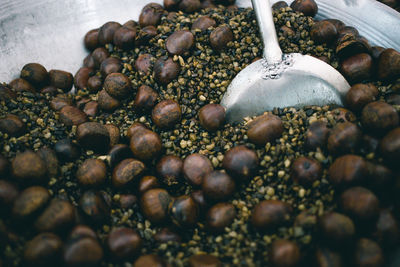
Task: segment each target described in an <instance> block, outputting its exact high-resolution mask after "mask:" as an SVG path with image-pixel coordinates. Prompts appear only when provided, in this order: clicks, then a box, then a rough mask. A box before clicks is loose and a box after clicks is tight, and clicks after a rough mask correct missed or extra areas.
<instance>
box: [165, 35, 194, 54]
mask: <svg viewBox="0 0 400 267" xmlns="http://www.w3.org/2000/svg"><path fill="white" fill-rule="evenodd" d="M193 45H194V36H193V34H192V33H191V32H190V31H188V30H181V31H176V32H174V33H173V34H171V35H170V36H169V37H168V38H167V40H166V42H165V47H166V48H167V51H168V52H169V53H170V54H172V55H182V54H183V53H185V52H187V51H189V50H190V49H191V48H192V47H193Z"/></svg>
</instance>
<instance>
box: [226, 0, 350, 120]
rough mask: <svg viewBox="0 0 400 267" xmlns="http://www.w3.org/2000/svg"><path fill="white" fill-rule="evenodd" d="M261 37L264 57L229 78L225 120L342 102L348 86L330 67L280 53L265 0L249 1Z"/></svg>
mask: <svg viewBox="0 0 400 267" xmlns="http://www.w3.org/2000/svg"><path fill="white" fill-rule="evenodd" d="M252 3H253V8H254V10H255V12H256V18H257V23H258V25H259V28H260V33H261V36H262V37H263V40H264V55H266V57H265V58H263V59H260V60H257V61H256V62H254V63H252V64H250V65H249V66H247V67H246V68H244V69H243V70H242V71H240V72H239V73H238V75H237V76H236V77H235V78H234V79H233V81H232V82H231V84H230V85H229V87H228V89H227V92H226V93H225V95H224V97H223V99H222V101H221V105H223V106H224V107H225V108H226V117H227V120H228V121H229V122H240V121H242V120H243V118H244V117H247V116H254V115H259V114H262V113H263V112H265V111H269V110H272V109H273V108H275V107H279V108H284V107H303V106H307V105H318V106H323V105H327V104H336V105H343V102H342V99H343V98H344V97H345V95H346V93H347V91H348V90H349V88H350V85H349V84H348V83H347V81H346V80H345V78H344V77H343V76H342V75H341V74H340V73H339V72H338V71H337V70H335V69H334V68H333V67H332V66H330V65H329V64H326V63H325V62H323V61H321V60H318V59H316V58H314V57H311V56H306V55H301V54H298V53H295V54H288V55H285V54H284V55H283V57H282V51H281V49H280V48H279V44H278V39H277V38H276V31H275V26H274V22H273V19H272V9H271V7H270V4H269V0H252Z"/></svg>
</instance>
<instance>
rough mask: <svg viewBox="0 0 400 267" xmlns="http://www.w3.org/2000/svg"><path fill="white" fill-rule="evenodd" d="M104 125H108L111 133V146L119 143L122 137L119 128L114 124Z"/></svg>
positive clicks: (107, 127)
mask: <svg viewBox="0 0 400 267" xmlns="http://www.w3.org/2000/svg"><path fill="white" fill-rule="evenodd" d="M104 127H106V129H107V131H108V134H109V135H110V146H115V145H116V144H118V143H119V138H120V132H119V128H118V127H117V126H115V125H114V124H106V125H104Z"/></svg>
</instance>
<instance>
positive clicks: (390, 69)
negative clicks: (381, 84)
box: [378, 48, 400, 81]
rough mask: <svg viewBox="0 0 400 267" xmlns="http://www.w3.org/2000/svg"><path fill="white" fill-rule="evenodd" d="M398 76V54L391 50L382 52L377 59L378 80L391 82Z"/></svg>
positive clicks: (399, 57) (399, 71) (399, 65)
mask: <svg viewBox="0 0 400 267" xmlns="http://www.w3.org/2000/svg"><path fill="white" fill-rule="evenodd" d="M399 76H400V53H399V52H398V51H396V50H394V49H392V48H389V49H386V50H384V51H383V52H382V53H381V54H380V56H379V59H378V78H379V79H380V80H385V81H391V80H395V79H396V78H398V77H399Z"/></svg>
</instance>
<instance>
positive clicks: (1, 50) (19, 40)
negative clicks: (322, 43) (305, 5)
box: [0, 0, 400, 82]
mask: <svg viewBox="0 0 400 267" xmlns="http://www.w3.org/2000/svg"><path fill="white" fill-rule="evenodd" d="M149 2H158V3H162V0H62V1H61V0H57V1H55V0H1V1H0V81H2V82H9V81H10V80H11V79H13V78H15V77H17V76H18V75H19V72H20V70H21V68H22V67H23V65H24V64H26V63H28V62H39V63H41V64H43V65H44V66H45V67H46V68H47V69H62V70H66V71H70V72H72V73H75V72H76V71H77V69H78V68H79V67H80V66H81V64H82V60H83V58H84V57H85V56H86V55H87V53H88V52H87V51H85V49H84V47H83V43H82V40H83V36H84V35H85V33H86V32H87V31H88V30H90V29H92V28H97V27H99V26H101V25H102V24H103V23H105V22H107V21H110V20H114V21H118V22H120V23H124V22H125V21H127V20H129V19H137V18H138V17H139V13H140V11H141V9H142V7H143V6H144V5H145V4H147V3H149ZM272 2H276V1H272ZM286 2H288V3H290V2H292V0H288V1H286ZM317 3H318V5H319V12H318V14H317V19H318V18H319V19H322V18H337V19H340V20H342V21H343V22H345V23H346V24H348V25H351V26H354V27H356V28H357V29H358V30H359V31H360V33H361V34H362V35H363V36H365V37H366V38H367V39H368V40H370V42H371V43H372V44H374V45H380V46H383V47H393V48H395V49H396V50H399V51H400V34H399V29H400V14H399V13H398V12H396V11H394V10H393V9H391V8H389V7H387V6H385V5H383V4H381V3H379V2H377V1H374V0H335V1H332V0H317ZM237 4H238V5H239V6H241V7H250V6H251V2H250V0H238V1H237Z"/></svg>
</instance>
